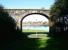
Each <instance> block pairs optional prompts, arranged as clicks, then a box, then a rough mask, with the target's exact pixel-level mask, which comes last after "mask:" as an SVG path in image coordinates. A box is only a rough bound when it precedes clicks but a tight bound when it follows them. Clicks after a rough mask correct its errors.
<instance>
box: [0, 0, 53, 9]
mask: <svg viewBox="0 0 68 50" xmlns="http://www.w3.org/2000/svg"><path fill="white" fill-rule="evenodd" d="M53 3H54V0H0V4H1V5H3V6H4V7H5V8H11V9H12V8H15V9H16V8H20V9H23V8H24V9H29V8H30V9H40V8H42V7H44V8H45V9H50V7H51V5H53Z"/></svg>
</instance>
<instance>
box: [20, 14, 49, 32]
mask: <svg viewBox="0 0 68 50" xmlns="http://www.w3.org/2000/svg"><path fill="white" fill-rule="evenodd" d="M33 14H38V15H42V16H44V17H46V18H47V19H49V16H47V15H46V14H43V13H29V14H27V15H25V16H24V17H22V19H21V21H20V28H21V31H22V21H23V19H24V18H25V17H27V16H29V15H33Z"/></svg>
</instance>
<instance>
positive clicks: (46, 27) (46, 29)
mask: <svg viewBox="0 0 68 50" xmlns="http://www.w3.org/2000/svg"><path fill="white" fill-rule="evenodd" d="M22 29H23V30H24V29H30V30H43V31H47V32H49V26H23V27H22Z"/></svg>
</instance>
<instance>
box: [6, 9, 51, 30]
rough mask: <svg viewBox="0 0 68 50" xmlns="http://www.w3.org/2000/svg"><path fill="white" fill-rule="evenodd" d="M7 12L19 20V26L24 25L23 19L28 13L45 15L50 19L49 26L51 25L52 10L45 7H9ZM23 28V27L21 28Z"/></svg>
mask: <svg viewBox="0 0 68 50" xmlns="http://www.w3.org/2000/svg"><path fill="white" fill-rule="evenodd" d="M7 12H8V13H9V14H10V15H11V17H13V18H14V19H15V21H16V22H17V26H18V27H19V28H21V27H22V21H23V19H24V18H25V17H27V16H28V15H32V14H39V15H43V16H44V17H46V18H48V20H49V24H48V25H49V26H50V25H51V24H50V23H51V22H50V10H45V9H7ZM21 29H22V28H21Z"/></svg>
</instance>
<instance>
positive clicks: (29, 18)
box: [23, 14, 49, 23]
mask: <svg viewBox="0 0 68 50" xmlns="http://www.w3.org/2000/svg"><path fill="white" fill-rule="evenodd" d="M29 21H30V22H38V21H42V22H44V21H46V22H47V23H48V22H49V20H48V19H47V18H46V17H44V16H42V15H38V14H33V15H29V16H27V17H25V18H24V19H23V22H29Z"/></svg>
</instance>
